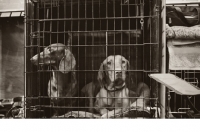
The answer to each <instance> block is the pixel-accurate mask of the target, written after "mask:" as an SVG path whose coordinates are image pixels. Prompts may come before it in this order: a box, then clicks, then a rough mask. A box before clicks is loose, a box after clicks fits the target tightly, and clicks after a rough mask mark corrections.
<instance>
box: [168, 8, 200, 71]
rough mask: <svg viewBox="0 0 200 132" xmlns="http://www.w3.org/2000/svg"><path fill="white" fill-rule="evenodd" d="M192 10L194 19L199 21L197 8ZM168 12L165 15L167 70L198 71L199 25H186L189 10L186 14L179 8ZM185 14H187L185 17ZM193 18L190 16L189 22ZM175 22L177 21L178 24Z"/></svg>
mask: <svg viewBox="0 0 200 132" xmlns="http://www.w3.org/2000/svg"><path fill="white" fill-rule="evenodd" d="M172 10H173V11H172ZM194 10H196V11H197V14H196V17H197V18H196V17H195V18H196V19H199V17H200V12H199V8H194V9H193V11H194ZM168 11H170V13H168V15H167V17H168V20H169V21H168V22H167V24H166V38H167V47H168V52H169V69H170V70H200V52H199V51H200V25H195V24H194V25H187V24H186V23H190V22H189V19H185V18H188V15H189V14H191V13H192V12H191V11H189V10H187V11H188V12H181V8H179V10H178V8H173V9H170V8H168ZM177 12H178V13H177ZM176 13H177V14H178V15H177V14H176ZM169 14H170V15H169ZM185 14H187V17H186V15H185ZM180 16H181V17H180ZM170 17H172V19H171V18H170ZM193 17H194V15H193V14H191V17H190V20H192V19H191V18H193ZM175 20H178V21H179V23H178V22H177V21H176V22H175ZM173 22H174V23H173ZM183 23H185V25H184V24H183ZM196 24H199V23H196Z"/></svg>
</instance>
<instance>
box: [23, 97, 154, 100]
mask: <svg viewBox="0 0 200 132" xmlns="http://www.w3.org/2000/svg"><path fill="white" fill-rule="evenodd" d="M42 98H43V99H45V98H47V99H56V98H57V99H58V100H59V99H92V98H93V99H95V98H97V97H86V96H85V97H49V96H38V97H26V99H42ZM98 98H100V99H104V98H106V99H144V100H157V98H144V97H98Z"/></svg>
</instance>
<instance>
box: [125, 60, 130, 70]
mask: <svg viewBox="0 0 200 132" xmlns="http://www.w3.org/2000/svg"><path fill="white" fill-rule="evenodd" d="M126 61H127V69H126V70H127V72H129V70H130V63H129V61H128V60H126Z"/></svg>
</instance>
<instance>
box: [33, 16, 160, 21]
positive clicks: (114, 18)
mask: <svg viewBox="0 0 200 132" xmlns="http://www.w3.org/2000/svg"><path fill="white" fill-rule="evenodd" d="M154 17H159V16H158V15H153V16H130V17H105V18H103V17H100V18H55V19H40V20H39V22H46V21H74V20H76V21H77V20H79V21H80V20H116V19H120V20H122V19H133V18H135V19H137V18H138V19H141V18H154ZM29 20H31V19H29Z"/></svg>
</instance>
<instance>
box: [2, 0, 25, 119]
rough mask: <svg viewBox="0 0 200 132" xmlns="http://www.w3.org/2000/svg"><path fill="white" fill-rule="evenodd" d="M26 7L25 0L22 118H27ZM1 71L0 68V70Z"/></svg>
mask: <svg viewBox="0 0 200 132" xmlns="http://www.w3.org/2000/svg"><path fill="white" fill-rule="evenodd" d="M27 6H28V2H27V0H24V15H25V16H24V118H26V117H27V115H26V101H27V100H26V97H27V93H26V92H27V86H26V85H27V80H26V78H27V76H26V70H27V69H26V67H27V63H26V58H27V57H26V53H27V49H26V46H27V42H26V41H27V37H28V35H27V16H28V11H27ZM0 36H1V35H0ZM0 69H1V68H0Z"/></svg>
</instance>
